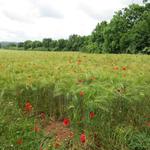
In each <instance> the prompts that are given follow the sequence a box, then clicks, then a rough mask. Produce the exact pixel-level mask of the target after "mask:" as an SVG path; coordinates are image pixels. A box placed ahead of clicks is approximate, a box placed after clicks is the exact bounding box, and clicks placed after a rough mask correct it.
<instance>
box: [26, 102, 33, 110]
mask: <svg viewBox="0 0 150 150" xmlns="http://www.w3.org/2000/svg"><path fill="white" fill-rule="evenodd" d="M25 110H26V111H27V112H31V111H32V105H31V104H30V102H26V104H25Z"/></svg>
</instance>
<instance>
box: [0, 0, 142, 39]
mask: <svg viewBox="0 0 150 150" xmlns="http://www.w3.org/2000/svg"><path fill="white" fill-rule="evenodd" d="M141 1H142V0H0V41H24V40H27V39H31V40H42V39H43V38H45V37H51V38H53V39H60V38H68V36H69V35H71V34H79V35H88V34H90V33H91V32H92V30H93V29H94V28H95V26H96V24H97V23H98V22H101V21H103V20H107V21H109V20H110V19H111V18H112V16H113V14H114V11H117V10H120V9H121V8H124V7H126V6H128V4H131V3H133V2H134V3H140V2H141Z"/></svg>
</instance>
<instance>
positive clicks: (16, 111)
mask: <svg viewBox="0 0 150 150" xmlns="http://www.w3.org/2000/svg"><path fill="white" fill-rule="evenodd" d="M115 66H118V68H119V69H118V70H115V69H114V67H115ZM122 67H126V70H123V69H122ZM81 80H83V82H82V81H81ZM81 91H82V92H84V96H80V92H81ZM27 101H30V103H31V104H32V106H33V110H32V113H31V114H24V106H25V103H26V102H27ZM90 111H93V112H94V113H95V117H94V118H93V119H92V120H91V119H90V118H89V113H90ZM41 112H44V113H46V116H47V122H48V121H49V120H50V119H52V118H53V119H55V120H63V118H64V117H68V118H69V119H70V121H71V127H70V128H71V130H73V131H74V132H76V134H75V137H74V138H73V139H72V140H71V143H72V144H64V143H63V144H62V146H61V147H60V148H59V149H66V150H67V149H71V148H72V149H74V150H75V149H79V150H80V149H86V150H88V149H89V150H93V149H95V150H97V149H98V150H149V149H150V127H149V126H148V123H150V56H148V55H111V54H102V55H99V54H84V53H77V52H31V51H30V52H26V51H11V50H10V51H6V50H0V150H1V149H2V150H9V149H10V150H17V149H18V150H20V149H21V150H27V149H29V150H36V149H37V150H38V149H39V147H40V144H41V143H42V141H43V140H44V139H45V134H44V130H40V132H38V133H36V132H34V131H33V128H34V124H35V121H38V122H39V124H40V128H42V129H44V127H43V124H42V123H40V119H39V116H38V115H39V114H40V113H41ZM83 117H84V120H81V118H83ZM62 126H63V124H62ZM83 131H84V132H85V134H86V137H87V140H86V143H85V144H81V143H80V134H81V133H82V132H83ZM94 135H95V136H94ZM20 138H21V139H22V141H23V142H22V144H20V145H19V144H17V140H18V139H20ZM48 139H49V140H46V142H45V143H44V146H43V149H44V150H46V148H48V147H49V149H54V148H53V146H52V145H53V144H52V143H54V141H53V140H52V139H53V137H51V136H50V138H48Z"/></svg>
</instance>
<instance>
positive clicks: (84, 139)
mask: <svg viewBox="0 0 150 150" xmlns="http://www.w3.org/2000/svg"><path fill="white" fill-rule="evenodd" d="M80 141H81V143H85V141H86V136H85V134H84V133H82V134H81V136H80Z"/></svg>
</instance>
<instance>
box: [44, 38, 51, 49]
mask: <svg viewBox="0 0 150 150" xmlns="http://www.w3.org/2000/svg"><path fill="white" fill-rule="evenodd" d="M42 43H43V47H44V48H46V49H47V50H50V48H51V47H52V39H51V38H45V39H43V42H42Z"/></svg>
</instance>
